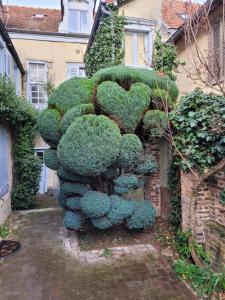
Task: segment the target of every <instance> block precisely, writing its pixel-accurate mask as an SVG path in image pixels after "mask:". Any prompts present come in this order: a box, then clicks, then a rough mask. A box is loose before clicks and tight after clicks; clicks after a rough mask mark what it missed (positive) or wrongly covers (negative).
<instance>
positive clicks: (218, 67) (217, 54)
mask: <svg viewBox="0 0 225 300" xmlns="http://www.w3.org/2000/svg"><path fill="white" fill-rule="evenodd" d="M222 26H223V22H222V18H221V19H217V20H215V21H214V23H213V24H212V27H211V28H212V30H211V35H210V44H209V60H211V61H210V67H211V72H212V73H213V75H214V77H215V78H214V80H215V81H220V80H222V77H224V75H225V73H224V72H225V46H224V37H223V35H224V29H223V27H222Z"/></svg>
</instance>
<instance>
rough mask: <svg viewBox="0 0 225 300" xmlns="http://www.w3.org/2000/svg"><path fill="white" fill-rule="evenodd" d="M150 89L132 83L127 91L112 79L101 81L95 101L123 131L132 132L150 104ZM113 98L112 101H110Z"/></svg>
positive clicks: (141, 84)
mask: <svg viewBox="0 0 225 300" xmlns="http://www.w3.org/2000/svg"><path fill="white" fill-rule="evenodd" d="M150 97H151V89H150V88H149V87H148V86H147V85H145V84H143V83H136V84H133V85H132V86H131V88H130V90H129V91H126V90H124V89H123V88H122V87H121V86H120V85H119V84H117V83H116V82H112V81H105V82H103V83H101V84H100V85H99V87H98V91H97V101H98V104H99V105H100V107H101V109H102V110H103V112H104V113H105V114H107V115H108V116H109V117H110V118H112V119H113V120H116V122H117V124H118V125H119V127H120V128H121V129H122V130H124V131H125V132H134V131H135V129H136V128H137V126H138V124H139V123H140V121H141V119H142V117H143V113H144V111H145V110H146V109H147V108H148V107H149V105H150ZM112 99H113V101H112Z"/></svg>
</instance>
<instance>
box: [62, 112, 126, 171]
mask: <svg viewBox="0 0 225 300" xmlns="http://www.w3.org/2000/svg"><path fill="white" fill-rule="evenodd" d="M72 140H73V143H70V141H72ZM120 143H121V134H120V130H119V128H118V126H117V125H116V124H115V123H114V122H113V121H111V120H110V119H109V118H107V117H105V116H97V115H86V116H82V117H80V118H78V119H77V120H75V121H74V122H73V124H72V125H71V126H70V127H69V128H68V130H67V131H66V133H65V135H64V136H63V137H62V139H61V141H60V143H59V146H58V158H59V161H60V163H61V164H62V166H63V167H64V168H66V169H68V170H70V171H72V172H76V173H79V174H80V175H88V176H91V175H92V176H93V175H98V174H100V173H102V172H105V171H106V170H107V168H108V167H110V166H111V165H112V164H113V163H114V161H115V160H116V158H117V156H118V154H119V148H120Z"/></svg>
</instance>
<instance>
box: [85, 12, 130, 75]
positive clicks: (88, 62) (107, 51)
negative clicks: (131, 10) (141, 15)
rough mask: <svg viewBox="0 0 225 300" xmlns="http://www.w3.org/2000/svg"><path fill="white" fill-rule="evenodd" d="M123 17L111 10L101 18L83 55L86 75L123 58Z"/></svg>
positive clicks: (113, 64)
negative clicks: (89, 45) (94, 34)
mask: <svg viewBox="0 0 225 300" xmlns="http://www.w3.org/2000/svg"><path fill="white" fill-rule="evenodd" d="M123 41H124V17H122V16H118V14H117V12H116V11H115V12H113V13H112V15H111V16H105V17H103V18H102V20H101V22H100V24H99V28H98V31H97V33H96V36H95V40H94V42H93V44H92V46H91V48H90V50H89V51H88V53H87V54H86V55H85V58H84V61H85V70H86V74H87V75H88V76H92V75H93V74H94V73H95V72H96V71H98V70H100V69H102V68H105V67H109V66H115V65H121V64H122V63H123V60H124V49H123Z"/></svg>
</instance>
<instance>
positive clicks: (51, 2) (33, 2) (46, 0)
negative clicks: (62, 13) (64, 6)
mask: <svg viewBox="0 0 225 300" xmlns="http://www.w3.org/2000/svg"><path fill="white" fill-rule="evenodd" d="M3 3H4V4H7V3H8V4H9V5H23V6H34V7H46V8H60V0H3Z"/></svg>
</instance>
